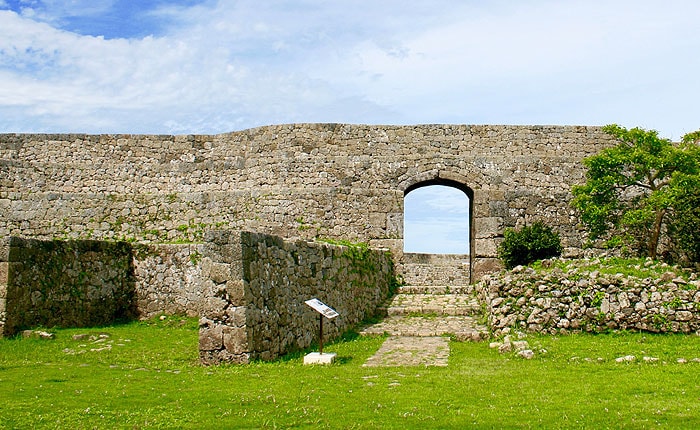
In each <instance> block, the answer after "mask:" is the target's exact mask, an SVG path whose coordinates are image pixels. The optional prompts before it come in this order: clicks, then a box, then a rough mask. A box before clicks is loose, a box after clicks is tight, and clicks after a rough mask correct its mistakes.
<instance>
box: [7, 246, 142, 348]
mask: <svg viewBox="0 0 700 430" xmlns="http://www.w3.org/2000/svg"><path fill="white" fill-rule="evenodd" d="M134 288H135V283H134V271H133V265H132V254H131V248H130V246H129V245H128V244H126V243H114V242H111V243H110V242H98V241H72V242H60V241H39V240H30V239H20V238H16V237H12V238H6V239H4V240H3V241H2V242H0V336H12V335H14V334H16V333H17V332H18V331H19V330H23V329H28V328H31V327H37V326H44V327H53V326H63V327H94V326H98V325H104V324H108V323H111V322H113V321H115V320H120V319H130V318H134V317H136V314H137V311H136V303H135V300H134V293H135V290H134Z"/></svg>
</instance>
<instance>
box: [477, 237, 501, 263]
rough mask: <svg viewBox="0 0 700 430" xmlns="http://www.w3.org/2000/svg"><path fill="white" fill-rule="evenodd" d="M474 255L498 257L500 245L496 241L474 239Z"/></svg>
mask: <svg viewBox="0 0 700 430" xmlns="http://www.w3.org/2000/svg"><path fill="white" fill-rule="evenodd" d="M474 254H475V255H476V256H477V257H488V258H496V257H498V244H497V243H496V240H495V239H491V238H489V239H474Z"/></svg>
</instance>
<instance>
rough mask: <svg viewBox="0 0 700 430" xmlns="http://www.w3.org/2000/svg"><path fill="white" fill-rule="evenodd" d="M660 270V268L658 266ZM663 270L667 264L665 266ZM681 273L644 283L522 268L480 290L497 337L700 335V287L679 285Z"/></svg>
mask: <svg viewBox="0 0 700 430" xmlns="http://www.w3.org/2000/svg"><path fill="white" fill-rule="evenodd" d="M654 264H657V263H654ZM659 264H663V263H659ZM674 278H677V274H676V273H668V272H667V274H665V275H664V276H660V277H657V278H652V277H648V278H645V279H639V278H636V277H628V276H626V275H623V274H615V275H602V274H600V273H598V272H596V271H593V272H591V271H590V270H587V269H585V268H576V267H573V268H571V269H570V270H569V271H562V270H560V269H554V270H552V271H550V272H548V273H545V274H542V273H537V272H535V271H534V270H533V269H530V268H523V267H516V268H514V269H513V270H512V271H510V272H505V273H502V274H500V275H487V276H485V277H484V279H482V281H480V282H479V283H478V284H477V285H475V288H476V290H477V291H478V295H479V298H480V300H482V301H483V302H484V303H485V304H486V306H487V311H488V318H489V325H490V328H491V330H492V333H493V334H494V335H496V336H498V335H501V334H507V333H509V332H510V331H511V330H513V329H517V330H522V331H530V332H544V333H557V332H571V331H590V332H601V331H606V330H642V331H648V332H674V333H693V332H698V331H699V330H700V311H698V305H697V304H698V303H700V285H699V284H700V283H699V282H698V281H697V280H693V281H690V282H687V281H684V283H681V284H679V283H675V282H673V281H672V280H673V279H674Z"/></svg>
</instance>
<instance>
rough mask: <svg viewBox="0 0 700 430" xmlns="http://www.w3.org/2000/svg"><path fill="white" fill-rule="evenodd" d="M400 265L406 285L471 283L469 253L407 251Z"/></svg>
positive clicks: (461, 284) (450, 285)
mask: <svg viewBox="0 0 700 430" xmlns="http://www.w3.org/2000/svg"><path fill="white" fill-rule="evenodd" d="M399 267H400V268H401V270H400V273H402V274H403V281H404V283H406V285H415V286H421V285H423V286H445V287H456V286H463V285H469V284H470V283H471V270H470V258H469V255H460V254H421V253H405V254H403V256H402V258H401V263H400V264H399Z"/></svg>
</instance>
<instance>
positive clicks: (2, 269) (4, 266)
mask: <svg viewBox="0 0 700 430" xmlns="http://www.w3.org/2000/svg"><path fill="white" fill-rule="evenodd" d="M9 279H10V263H8V262H5V261H3V262H0V288H2V286H3V285H5V286H7V283H8V282H9ZM0 297H5V296H4V294H3V293H2V290H0Z"/></svg>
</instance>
